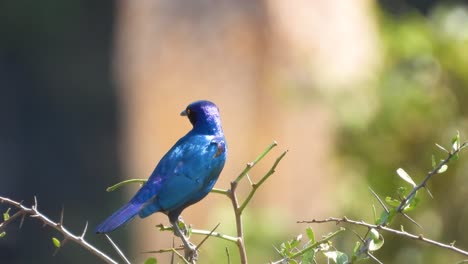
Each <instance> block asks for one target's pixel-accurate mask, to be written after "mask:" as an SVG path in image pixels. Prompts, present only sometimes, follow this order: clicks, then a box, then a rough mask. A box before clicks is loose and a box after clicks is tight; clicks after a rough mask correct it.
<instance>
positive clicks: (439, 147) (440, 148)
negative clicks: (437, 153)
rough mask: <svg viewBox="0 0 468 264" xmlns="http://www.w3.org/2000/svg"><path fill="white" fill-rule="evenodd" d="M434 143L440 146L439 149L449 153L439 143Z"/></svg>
mask: <svg viewBox="0 0 468 264" xmlns="http://www.w3.org/2000/svg"><path fill="white" fill-rule="evenodd" d="M435 145H436V146H437V147H438V148H440V149H441V150H443V151H445V152H447V153H450V152H449V151H448V150H446V149H445V148H444V147H442V146H441V145H439V144H437V143H435Z"/></svg>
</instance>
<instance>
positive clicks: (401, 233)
mask: <svg viewBox="0 0 468 264" xmlns="http://www.w3.org/2000/svg"><path fill="white" fill-rule="evenodd" d="M330 222H334V223H336V224H340V223H347V224H351V225H357V226H364V227H367V228H369V229H371V228H374V229H377V230H383V231H386V232H389V233H392V234H395V235H399V236H403V237H407V238H410V239H414V240H419V241H423V242H425V243H428V244H431V245H434V246H437V247H441V248H444V249H449V250H452V251H454V252H457V253H459V254H462V255H464V256H467V257H468V251H465V250H462V249H460V248H457V247H455V245H454V243H451V244H444V243H441V242H438V241H435V240H432V239H429V238H425V237H424V236H423V235H414V234H411V233H408V232H406V231H404V230H396V229H393V228H390V227H387V226H383V225H373V224H369V223H366V222H364V221H356V220H351V219H348V218H347V217H342V218H337V217H329V218H326V219H319V220H317V219H312V220H304V221H298V222H297V223H298V224H305V223H309V224H311V223H330Z"/></svg>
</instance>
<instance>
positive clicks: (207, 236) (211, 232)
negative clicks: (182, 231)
mask: <svg viewBox="0 0 468 264" xmlns="http://www.w3.org/2000/svg"><path fill="white" fill-rule="evenodd" d="M220 224H221V223H218V224H217V225H216V226H215V227H214V228H213V229H212V230H211V231H210V233H209V234H207V235H206V236H205V238H203V240H202V241H201V242H200V243H199V244H198V245H197V247H196V248H195V250H198V249H199V248H200V247H201V246H202V245H203V243H205V241H206V240H207V239H208V238H209V237H211V236H212V235H213V232H214V231H215V230H216V229H217V228H218V227H219V225H220Z"/></svg>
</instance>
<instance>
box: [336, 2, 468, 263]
mask: <svg viewBox="0 0 468 264" xmlns="http://www.w3.org/2000/svg"><path fill="white" fill-rule="evenodd" d="M379 21H380V35H381V41H382V54H383V65H382V68H381V69H380V71H379V72H378V73H377V78H376V79H377V80H376V81H375V87H373V88H374V92H375V95H374V98H373V99H372V100H373V101H372V104H375V106H376V107H375V112H374V113H373V114H372V117H371V118H369V119H367V122H366V123H365V124H364V125H362V124H361V123H359V122H355V121H353V120H342V121H343V122H340V123H341V124H343V126H342V127H340V128H339V130H338V131H339V135H338V142H337V144H336V146H337V148H338V149H337V153H338V155H339V156H340V160H342V166H343V170H344V171H345V173H344V175H343V176H342V177H344V178H345V177H346V175H348V174H350V175H355V174H358V175H359V176H362V177H365V179H366V181H367V182H368V185H369V186H370V187H372V188H373V189H374V190H375V191H376V192H377V193H378V194H379V195H380V196H381V197H382V198H384V197H385V196H393V197H396V195H397V191H396V190H397V188H398V186H401V185H403V184H402V181H401V178H400V177H398V176H397V173H396V169H397V168H399V167H401V168H404V169H405V171H407V172H408V174H409V175H411V177H412V178H413V180H414V181H415V182H416V183H419V182H421V181H422V179H423V178H424V176H425V174H426V173H427V171H429V170H430V169H431V155H432V154H434V155H435V157H436V160H439V159H440V158H445V153H443V152H442V151H440V150H439V149H438V148H437V147H435V145H434V143H439V144H441V145H443V146H445V147H446V148H447V149H450V148H451V145H450V141H449V139H450V138H451V137H452V136H453V135H455V134H456V133H457V132H456V131H457V130H459V131H460V133H461V140H462V142H463V141H465V140H466V138H467V137H466V135H467V134H466V131H468V126H467V122H466V119H467V114H468V107H466V99H467V98H468V89H467V88H468V7H467V6H462V5H452V4H450V5H448V4H442V5H439V6H436V7H435V8H434V9H432V10H431V11H430V12H429V13H428V15H427V16H423V15H421V14H419V13H417V12H414V13H407V14H402V15H399V16H398V17H395V16H392V15H390V14H386V13H380V14H379ZM358 96H362V95H358ZM345 100H348V99H345ZM374 100H375V101H374ZM355 107H367V106H365V105H362V106H360V105H356V106H355ZM342 118H345V119H353V118H355V119H360V116H351V115H343V116H342ZM356 124H359V125H356ZM461 155H462V157H461V159H460V160H459V161H458V162H455V163H453V164H450V165H449V166H450V168H449V170H448V171H447V172H446V173H444V174H438V175H436V176H435V177H434V179H433V180H431V182H430V183H429V188H430V190H431V191H432V193H433V194H434V199H431V198H430V197H429V196H428V195H422V196H421V197H422V201H421V205H420V207H419V208H418V210H415V211H414V212H410V215H411V216H412V217H413V218H416V220H417V221H418V222H419V223H420V224H421V225H422V226H423V227H424V229H423V230H421V229H420V228H418V227H416V226H414V225H412V224H411V223H410V222H409V221H407V220H405V219H403V218H401V217H398V218H399V219H397V222H396V223H394V225H393V226H394V227H397V228H398V226H399V224H400V223H404V225H405V227H408V228H407V229H406V230H408V231H412V232H415V233H422V234H428V236H429V237H430V238H432V239H436V240H439V241H443V242H445V243H449V242H451V241H453V240H457V246H459V247H461V248H465V249H466V248H468V238H466V236H462V235H460V234H466V233H467V232H468V228H467V227H465V224H466V222H467V220H468V206H467V205H466V202H465V200H466V195H467V194H468V188H467V187H465V186H467V185H466V184H467V183H468V179H467V178H468V177H467V176H466V168H467V166H466V165H464V164H466V163H467V162H466V161H465V159H466V158H465V157H463V156H464V155H463V153H462V154H461ZM345 181H346V180H345ZM407 187H410V186H409V185H408V186H407ZM349 195H350V196H353V197H354V199H353V205H354V206H353V207H346V208H345V210H347V211H346V213H345V215H347V216H353V217H356V218H358V219H361V218H363V216H365V215H369V212H370V211H371V210H372V209H371V204H370V201H372V202H374V203H375V204H376V206H377V207H379V205H378V204H377V202H376V201H375V200H372V199H373V198H372V196H371V194H370V193H369V195H366V194H363V191H362V190H357V189H353V190H350V193H349ZM348 205H349V204H347V206H348ZM423 216H426V217H423ZM427 216H430V218H428V217H427ZM372 220H373V219H368V222H372ZM433 223H440V224H433ZM410 255H411V257H408V256H410ZM404 256H407V258H406V259H405V257H404ZM377 257H378V258H379V259H380V260H381V261H383V262H384V263H442V262H441V260H444V261H443V262H444V263H448V262H450V261H456V260H459V259H460V258H459V257H460V256H456V255H455V254H453V253H451V252H447V251H444V250H442V249H433V250H431V249H430V248H429V247H428V246H426V245H421V243H418V242H414V241H407V240H404V239H401V238H395V237H393V236H388V237H386V244H385V249H384V250H381V251H379V253H378V255H377ZM457 257H458V258H457ZM402 260H404V261H402Z"/></svg>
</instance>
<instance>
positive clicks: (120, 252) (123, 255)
mask: <svg viewBox="0 0 468 264" xmlns="http://www.w3.org/2000/svg"><path fill="white" fill-rule="evenodd" d="M104 235H105V236H106V238H107V240H109V243H110V244H111V245H112V247H113V248H114V249H115V251H117V253H118V254H119V256H120V257H121V258H122V259H123V261H125V263H127V264H131V263H130V261H129V260H128V259H127V257H125V254H124V253H123V252H122V250H120V248H119V247H118V246H117V244H115V243H114V241H113V240H112V239H111V237H110V236H109V235H108V234H104Z"/></svg>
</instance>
